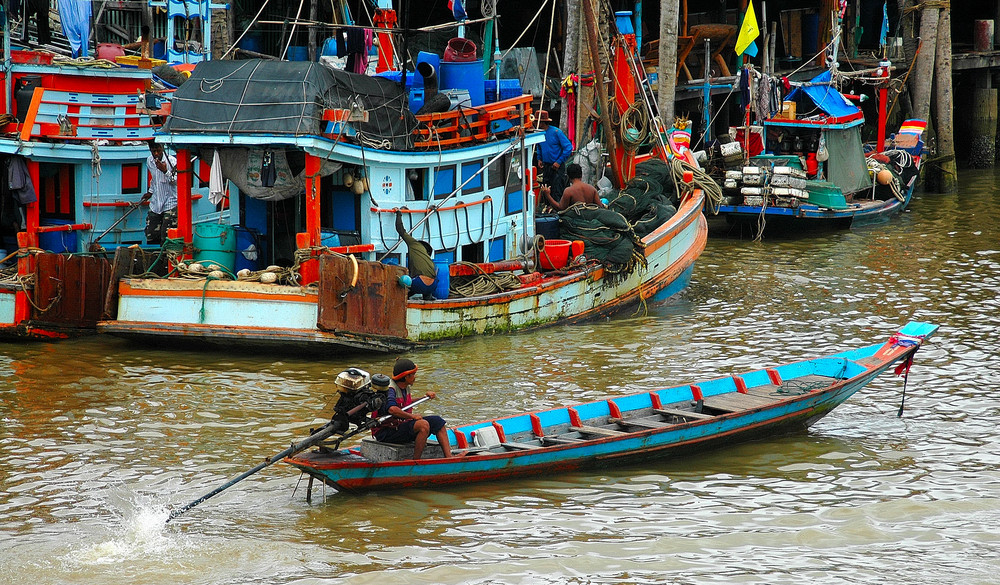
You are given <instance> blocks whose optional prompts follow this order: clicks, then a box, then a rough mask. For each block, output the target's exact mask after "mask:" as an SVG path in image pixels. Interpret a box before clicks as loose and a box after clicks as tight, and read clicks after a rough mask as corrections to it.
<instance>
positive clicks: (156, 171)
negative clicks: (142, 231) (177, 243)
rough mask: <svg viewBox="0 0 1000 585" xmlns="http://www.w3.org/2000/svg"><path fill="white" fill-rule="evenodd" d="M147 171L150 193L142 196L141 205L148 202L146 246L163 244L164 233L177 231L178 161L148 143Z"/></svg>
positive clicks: (161, 149) (160, 147) (161, 146)
mask: <svg viewBox="0 0 1000 585" xmlns="http://www.w3.org/2000/svg"><path fill="white" fill-rule="evenodd" d="M146 170H148V171H149V190H148V191H146V194H145V195H143V196H142V200H143V201H149V211H148V212H147V213H146V243H147V244H162V243H163V241H164V240H165V239H166V237H167V229H168V228H175V227H177V157H175V156H172V155H166V154H164V152H163V145H162V144H157V143H155V142H150V143H149V156H148V157H147V158H146Z"/></svg>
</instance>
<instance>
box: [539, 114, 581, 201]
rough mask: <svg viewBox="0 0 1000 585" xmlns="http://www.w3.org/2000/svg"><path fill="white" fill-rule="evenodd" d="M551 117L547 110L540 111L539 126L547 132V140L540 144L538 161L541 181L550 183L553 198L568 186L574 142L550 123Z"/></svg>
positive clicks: (556, 197)
mask: <svg viewBox="0 0 1000 585" xmlns="http://www.w3.org/2000/svg"><path fill="white" fill-rule="evenodd" d="M549 122H551V118H549V113H548V112H546V111H545V110H541V111H540V112H538V128H539V129H540V130H542V131H543V132H545V142H543V143H541V144H539V145H538V162H539V166H541V168H542V169H541V170H542V180H541V183H542V184H544V185H548V186H549V189H550V192H551V194H552V198H553V199H555V200H556V201H558V200H559V198H560V197H562V192H563V189H565V188H566V169H565V168H564V167H565V165H566V161H568V160H569V157H570V156H571V155H572V154H573V143H572V142H570V141H569V138H566V135H565V134H563V131H562V130H560V129H559V128H558V127H556V126H551V125H550V124H549Z"/></svg>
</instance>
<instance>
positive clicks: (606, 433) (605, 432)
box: [569, 426, 626, 437]
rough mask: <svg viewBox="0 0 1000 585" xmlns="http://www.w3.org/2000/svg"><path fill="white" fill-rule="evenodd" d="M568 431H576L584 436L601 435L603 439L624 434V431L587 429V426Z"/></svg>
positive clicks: (598, 428)
mask: <svg viewBox="0 0 1000 585" xmlns="http://www.w3.org/2000/svg"><path fill="white" fill-rule="evenodd" d="M569 430H571V431H576V432H578V433H582V434H585V435H601V436H604V437H617V436H618V435H624V434H626V433H625V432H624V431H617V430H615V429H605V428H602V427H589V426H580V427H570V428H569Z"/></svg>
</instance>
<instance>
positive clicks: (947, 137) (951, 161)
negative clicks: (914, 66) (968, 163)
mask: <svg viewBox="0 0 1000 585" xmlns="http://www.w3.org/2000/svg"><path fill="white" fill-rule="evenodd" d="M934 76H935V78H936V80H937V81H936V82H935V84H934V85H935V87H936V88H937V94H936V95H935V99H934V104H935V108H934V119H935V121H936V122H937V124H936V126H935V127H936V129H937V146H938V148H937V155H938V159H939V160H940V163H939V165H938V169H937V171H938V174H939V175H940V176H939V177H938V181H937V189H936V190H937V192H938V193H951V192H952V191H954V190H955V189H956V188H957V186H958V163H957V162H955V131H954V128H953V125H954V116H953V114H954V105H953V104H954V94H953V91H952V85H951V9H950V8H943V9H941V20H940V23H939V24H938V39H937V53H936V71H935V72H934ZM996 100H997V94H996V90H993V106H992V108H993V109H992V115H991V116H990V118H991V120H992V121H991V122H990V128H991V129H992V137H991V138H990V149H989V152H990V153H992V156H991V157H990V159H989V166H991V167H992V166H993V161H994V160H996V146H995V145H996V128H997V124H996V122H997V107H996ZM977 101H978V100H977ZM973 151H974V152H975V151H976V148H975V147H974V148H973Z"/></svg>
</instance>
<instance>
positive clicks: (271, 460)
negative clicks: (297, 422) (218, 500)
mask: <svg viewBox="0 0 1000 585" xmlns="http://www.w3.org/2000/svg"><path fill="white" fill-rule="evenodd" d="M427 400H430V397H429V396H424V397H423V398H421V399H420V400H417V401H416V402H413V403H412V404H410V405H409V406H407V407H406V409H410V408H413V407H414V406H416V405H418V404H420V403H422V402H426V401H427ZM366 406H367V405H366V404H359V405H357V406H355V407H354V408H352V409H351V410H349V411H348V412H347V415H348V417H351V416H354V415H356V414H358V413H359V412H361V411H362V410H363V409H364V408H365V407H366ZM390 418H392V415H391V414H387V415H385V416H382V417H379V418H373V419H371V420H369V421H368V422H366V423H364V424H363V425H359V426H358V427H357V428H356V429H354V430H353V431H351V432H349V433H346V434H344V435H342V436H340V437H337V438H336V439H335V440H334V444H333V448H334V449H335V450H336V449H338V448H339V447H340V443H341V442H342V441H343V440H344V439H348V438H350V437H353V436H354V435H357V434H359V433H361V432H363V431H367V430H368V429H370V428H372V427H374V426H376V425H379V424H381V423H383V422H385V421H387V420H389V419H390ZM336 428H337V427H336V426H335V424H334V421H332V420H331V421H330V422H328V423H326V424H325V425H323V426H322V427H321V428H320V429H319V430H318V431H316V432H315V433H313V434H311V435H309V437H307V438H305V439H303V440H302V441H299V442H298V443H292V445H291V446H290V447H289V448H287V449H285V450H284V451H282V452H281V453H278V454H276V455H272V456H271V457H268V458H266V459H264V461H262V462H261V463H258V464H257V465H256V466H254V467H253V468H252V469H249V470H247V471H244V472H243V473H241V474H240V475H237V476H236V477H234V478H233V479H231V480H229V481H227V482H226V483H224V484H222V485H220V486H219V487H217V488H215V489H214V490H212V491H210V492H208V493H207V494H205V495H203V496H201V497H200V498H198V499H197V500H194V501H193V502H191V503H189V504H186V505H184V506H183V507H181V508H177V509H176V510H171V511H170V516H169V517H168V518H167V522H170V521H171V520H173V519H174V518H176V517H178V516H180V515H181V514H183V513H185V512H187V511H188V510H190V509H191V508H194V507H195V506H197V505H198V504H200V503H202V502H204V501H205V500H207V499H209V498H211V497H213V496H217V495H218V494H220V493H222V492H224V491H225V490H227V489H229V488H231V487H233V486H234V485H236V484H237V483H239V482H241V481H243V480H244V479H246V478H248V477H250V476H251V475H253V474H255V473H257V472H258V471H260V470H262V469H264V468H265V467H270V466H271V465H274V464H275V463H277V462H278V461H280V460H282V459H284V458H285V457H290V456H292V455H295V454H296V453H299V452H300V451H305V450H306V449H308V448H309V447H312V446H313V445H316V444H318V443H320V442H321V441H324V440H326V439H327V438H329V437H330V436H331V435H335V434H337V430H336Z"/></svg>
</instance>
